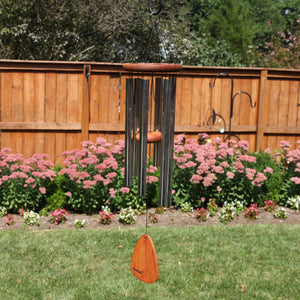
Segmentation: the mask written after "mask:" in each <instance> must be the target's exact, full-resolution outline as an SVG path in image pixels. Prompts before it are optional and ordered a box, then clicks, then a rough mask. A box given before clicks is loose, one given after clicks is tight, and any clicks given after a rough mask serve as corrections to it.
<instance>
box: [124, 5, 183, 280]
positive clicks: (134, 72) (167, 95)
mask: <svg viewBox="0 0 300 300" xmlns="http://www.w3.org/2000/svg"><path fill="white" fill-rule="evenodd" d="M149 9H150V14H151V16H153V15H158V14H159V13H160V12H161V10H162V0H161V1H160V7H159V9H158V10H157V11H153V9H152V7H151V0H149ZM155 25H156V26H157V23H156V24H155ZM151 36H152V32H151ZM151 36H150V38H151ZM123 68H124V69H125V70H126V71H129V75H130V76H129V78H127V79H126V121H125V185H126V186H131V185H132V182H133V177H137V178H138V189H139V195H140V196H141V197H144V196H145V195H146V183H147V156H148V154H150V153H152V155H153V164H154V165H155V166H157V167H160V181H159V202H160V205H161V206H164V207H169V206H170V205H171V199H172V169H173V141H174V121H175V102H176V76H175V75H176V72H178V71H180V70H181V69H182V65H181V64H167V63H164V64H160V63H136V64H131V63H126V64H124V65H123ZM149 76H150V79H147V78H149ZM145 77H147V78H145ZM152 98H153V99H152ZM151 149H152V151H151ZM147 222H148V203H146V233H145V235H143V236H141V237H140V239H139V240H138V242H137V244H136V246H135V249H134V252H133V255H132V259H131V271H132V273H133V274H134V276H135V277H137V278H138V279H139V280H141V281H143V282H146V283H154V282H156V281H157V280H158V276H159V272H158V262H157V256H156V251H155V247H154V244H153V241H152V239H151V237H150V236H149V235H148V234H147V225H148V224H147Z"/></svg>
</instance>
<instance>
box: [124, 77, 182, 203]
mask: <svg viewBox="0 0 300 300" xmlns="http://www.w3.org/2000/svg"><path fill="white" fill-rule="evenodd" d="M155 87H156V89H155V96H154V103H155V108H154V130H158V131H160V132H162V138H161V143H155V144H154V157H153V162H154V165H156V166H160V192H159V197H160V205H161V206H165V207H169V206H170V205H171V198H172V175H173V172H172V170H173V140H174V121H175V97H176V78H175V77H170V78H168V79H163V78H162V77H159V78H156V81H155ZM151 100H152V99H150V101H151ZM148 113H149V80H146V79H140V78H136V79H132V78H129V79H127V80H126V124H125V139H126V141H125V148H126V150H125V185H127V186H130V185H132V177H133V176H137V177H138V183H139V195H140V196H144V195H145V193H146V176H147V134H148ZM137 135H138V136H139V138H138V139H137V138H136V136H137Z"/></svg>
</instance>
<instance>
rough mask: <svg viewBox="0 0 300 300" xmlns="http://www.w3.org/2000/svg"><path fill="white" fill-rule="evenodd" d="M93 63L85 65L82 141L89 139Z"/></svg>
mask: <svg viewBox="0 0 300 300" xmlns="http://www.w3.org/2000/svg"><path fill="white" fill-rule="evenodd" d="M90 77H91V65H84V66H83V87H82V89H83V91H82V116H81V141H87V140H88V139H89V123H90V83H91V80H90Z"/></svg>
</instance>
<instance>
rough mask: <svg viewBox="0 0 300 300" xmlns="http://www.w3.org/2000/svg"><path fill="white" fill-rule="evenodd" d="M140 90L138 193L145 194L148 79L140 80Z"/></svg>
mask: <svg viewBox="0 0 300 300" xmlns="http://www.w3.org/2000/svg"><path fill="white" fill-rule="evenodd" d="M140 82H141V86H140V88H141V91H140V95H141V97H140V99H139V100H140V101H138V102H137V105H138V104H140V120H139V121H140V126H139V133H140V141H139V150H140V155H139V195H140V196H141V197H143V196H145V194H146V176H147V133H148V111H149V80H142V79H140Z"/></svg>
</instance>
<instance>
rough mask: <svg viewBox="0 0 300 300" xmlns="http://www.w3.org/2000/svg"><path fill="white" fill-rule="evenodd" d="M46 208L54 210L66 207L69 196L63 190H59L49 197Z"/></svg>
mask: <svg viewBox="0 0 300 300" xmlns="http://www.w3.org/2000/svg"><path fill="white" fill-rule="evenodd" d="M46 200H47V205H46V209H47V210H48V211H53V210H55V209H61V208H65V207H66V205H67V196H66V195H65V193H64V192H63V191H62V190H57V191H56V192H55V193H54V194H53V195H51V196H50V197H48V198H47V199H46Z"/></svg>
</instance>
